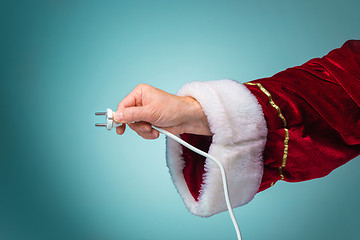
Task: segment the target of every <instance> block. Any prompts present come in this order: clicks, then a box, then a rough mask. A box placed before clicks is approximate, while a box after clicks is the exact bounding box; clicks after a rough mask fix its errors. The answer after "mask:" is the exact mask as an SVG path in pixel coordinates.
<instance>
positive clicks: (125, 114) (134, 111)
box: [114, 106, 152, 123]
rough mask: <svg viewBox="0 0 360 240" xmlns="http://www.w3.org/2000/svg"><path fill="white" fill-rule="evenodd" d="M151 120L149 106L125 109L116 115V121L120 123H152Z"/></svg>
mask: <svg viewBox="0 0 360 240" xmlns="http://www.w3.org/2000/svg"><path fill="white" fill-rule="evenodd" d="M151 118H152V114H151V111H150V108H149V107H147V106H145V107H128V108H123V109H122V110H120V111H119V110H118V111H117V112H116V113H115V114H114V119H115V121H116V122H118V123H133V122H140V121H145V122H151Z"/></svg>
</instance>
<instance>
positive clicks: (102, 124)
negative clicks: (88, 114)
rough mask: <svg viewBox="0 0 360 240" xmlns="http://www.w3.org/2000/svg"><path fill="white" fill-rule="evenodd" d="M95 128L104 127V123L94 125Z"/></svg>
mask: <svg viewBox="0 0 360 240" xmlns="http://www.w3.org/2000/svg"><path fill="white" fill-rule="evenodd" d="M95 127H106V123H95Z"/></svg>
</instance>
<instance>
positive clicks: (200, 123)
mask: <svg viewBox="0 0 360 240" xmlns="http://www.w3.org/2000/svg"><path fill="white" fill-rule="evenodd" d="M182 98H183V100H184V101H185V102H186V104H185V106H186V108H185V112H186V114H185V119H187V121H185V124H184V133H192V134H197V135H206V136H212V135H213V133H212V132H211V130H210V126H209V122H208V119H207V116H206V115H205V113H204V111H203V109H202V107H201V105H200V103H199V102H198V101H197V100H196V99H195V98H192V97H188V96H187V97H182Z"/></svg>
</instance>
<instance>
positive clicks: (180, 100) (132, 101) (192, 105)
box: [114, 84, 213, 139]
mask: <svg viewBox="0 0 360 240" xmlns="http://www.w3.org/2000/svg"><path fill="white" fill-rule="evenodd" d="M114 118H115V121H116V122H118V123H126V124H127V125H128V126H129V127H130V128H131V129H132V130H134V131H135V132H137V134H139V135H140V136H141V137H143V138H145V139H156V138H158V137H159V132H158V131H157V130H155V129H153V128H152V127H151V125H154V126H157V127H161V128H163V129H165V130H167V131H169V132H171V133H173V134H182V133H193V134H198V135H209V136H211V135H213V134H212V133H211V131H210V128H209V124H208V121H207V118H206V115H205V114H204V112H203V110H202V108H201V105H200V104H199V103H198V102H197V101H196V100H195V99H194V98H192V97H180V96H176V95H172V94H170V93H167V92H164V91H162V90H160V89H157V88H154V87H152V86H150V85H147V84H139V85H138V86H137V87H136V88H135V89H134V90H133V91H132V92H131V93H130V94H129V95H127V96H126V97H125V98H124V99H123V100H122V101H121V102H120V103H119V106H118V109H117V111H116V113H115V115H114ZM125 126H126V125H125V124H123V125H121V126H119V127H117V128H116V132H117V133H118V134H119V135H122V134H123V133H124V132H125Z"/></svg>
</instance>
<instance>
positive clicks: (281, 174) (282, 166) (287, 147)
mask: <svg viewBox="0 0 360 240" xmlns="http://www.w3.org/2000/svg"><path fill="white" fill-rule="evenodd" d="M244 84H246V85H252V86H257V87H258V88H259V89H260V90H261V91H262V92H263V93H264V94H265V95H266V96H267V97H268V98H269V103H270V105H271V106H272V107H273V108H275V109H276V111H277V113H278V116H279V118H280V119H281V121H282V122H283V125H284V128H283V129H284V131H285V139H284V154H283V158H282V164H281V166H280V167H279V174H280V179H281V180H284V178H285V177H284V174H283V168H284V167H285V166H286V160H287V157H288V150H289V129H287V122H286V119H285V117H284V116H283V115H282V113H281V110H280V108H279V106H278V105H276V104H275V102H274V101H273V99H272V97H271V94H270V93H269V91H268V90H266V89H265V88H264V87H263V86H262V85H261V84H260V83H244ZM274 184H275V182H272V183H271V186H273V185H274Z"/></svg>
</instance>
